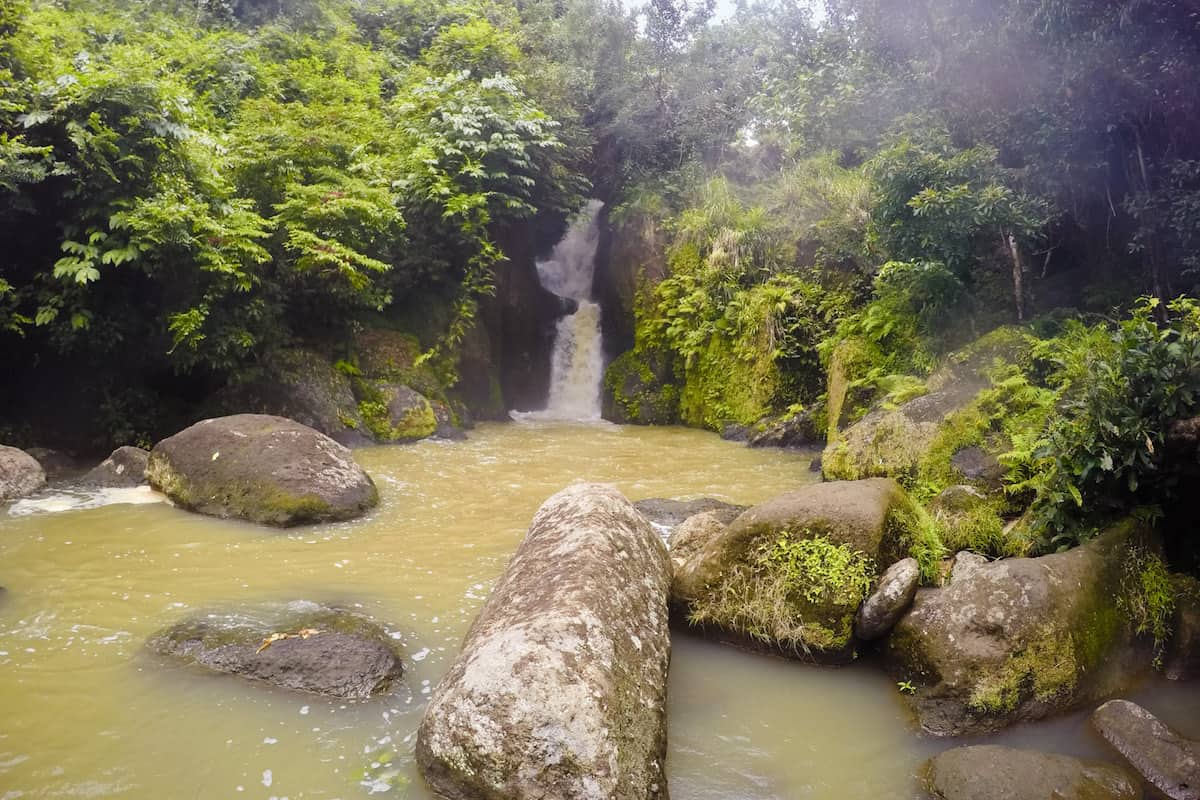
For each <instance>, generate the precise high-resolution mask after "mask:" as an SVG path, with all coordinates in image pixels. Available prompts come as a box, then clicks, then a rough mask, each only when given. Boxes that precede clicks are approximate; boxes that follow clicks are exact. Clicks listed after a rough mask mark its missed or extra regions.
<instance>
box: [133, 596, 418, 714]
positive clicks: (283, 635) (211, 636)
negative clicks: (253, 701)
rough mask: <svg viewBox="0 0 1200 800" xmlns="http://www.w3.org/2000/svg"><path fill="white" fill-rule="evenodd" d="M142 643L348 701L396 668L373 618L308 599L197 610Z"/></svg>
mask: <svg viewBox="0 0 1200 800" xmlns="http://www.w3.org/2000/svg"><path fill="white" fill-rule="evenodd" d="M147 645H148V646H149V648H150V649H151V650H153V651H155V652H157V653H160V654H162V655H165V656H171V657H173V658H176V659H179V660H181V661H185V662H187V663H192V664H197V665H199V666H201V667H205V668H207V669H210V670H214V671H216V672H224V673H228V674H231V675H239V676H241V677H243V678H248V679H250V680H254V681H262V682H264V683H270V684H273V685H275V686H279V687H282V688H284V689H292V690H295V691H300V692H312V693H314V694H322V695H328V696H330V697H341V698H345V699H349V700H362V699H365V698H368V697H370V696H372V695H374V694H377V693H379V692H382V691H385V690H386V689H388V688H389V687H390V686H391V684H392V683H393V682H394V681H396V680H397V679H399V678H400V675H401V671H402V666H401V663H400V657H399V656H398V655H397V654H396V652H395V650H393V649H392V646H391V644H390V642H389V639H388V634H387V632H386V631H384V630H383V629H382V628H380V627H379V626H378V625H376V624H375V623H373V622H371V621H369V620H367V619H364V618H362V617H359V616H356V615H354V614H351V613H350V612H347V611H341V610H339V609H333V608H327V607H324V606H319V605H316V604H315V603H308V602H297V603H290V604H288V605H286V606H282V607H267V608H263V609H257V610H254V611H250V612H241V613H237V614H209V615H205V616H198V617H195V618H192V619H188V620H185V621H183V622H180V623H179V624H177V625H175V626H173V627H171V628H168V629H167V630H165V631H162V632H161V633H158V634H156V635H155V636H154V637H152V638H151V639H150V640H149V642H148V643H147Z"/></svg>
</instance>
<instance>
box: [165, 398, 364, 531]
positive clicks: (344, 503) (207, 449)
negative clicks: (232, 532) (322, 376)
mask: <svg viewBox="0 0 1200 800" xmlns="http://www.w3.org/2000/svg"><path fill="white" fill-rule="evenodd" d="M146 477H147V479H148V480H149V482H150V485H151V486H153V487H154V488H155V489H158V490H159V491H161V492H163V493H164V494H166V495H167V497H169V498H170V499H171V501H172V502H174V503H175V504H176V505H178V506H180V507H181V508H185V509H187V510H189V511H196V512H198V513H201V514H209V515H212V516H217V517H238V518H241V519H247V520H250V521H251V522H257V523H260V524H264V525H275V526H279V527H288V526H291V525H299V524H302V523H308V522H327V521H334V520H344V519H351V518H353V517H357V516H361V515H362V514H364V513H366V512H367V511H368V510H369V509H370V508H372V507H373V506H374V505H375V504H376V503H377V502H378V501H379V495H378V492H377V491H376V489H375V484H374V482H373V481H372V480H371V478H370V476H369V475H367V473H366V472H364V471H363V469H362V467H360V466H358V464H357V463H355V461H354V457H353V455H352V454H351V453H350V451H349V450H347V449H346V448H345V447H343V446H342V445H340V444H338V443H337V442H335V441H334V440H333V439H331V438H329V437H328V436H326V435H325V434H323V433H320V432H318V431H316V430H313V429H312V428H309V427H307V426H305V425H301V424H300V423H298V422H294V421H292V420H289V419H284V418H283V417H271V416H267V415H265V414H236V415H234V416H232V417H218V418H216V419H206V420H203V421H201V422H197V423H196V424H195V425H192V426H191V427H190V428H186V429H184V430H183V431H180V432H179V433H177V434H175V435H174V436H171V437H169V438H167V439H164V440H162V441H161V442H159V443H158V444H157V445H155V446H154V449H153V450H152V451H151V452H150V458H149V461H148V463H147V466H146Z"/></svg>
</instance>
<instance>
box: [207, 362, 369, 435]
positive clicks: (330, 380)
mask: <svg viewBox="0 0 1200 800" xmlns="http://www.w3.org/2000/svg"><path fill="white" fill-rule="evenodd" d="M213 406H214V409H215V410H216V413H219V414H242V413H252V414H272V415H274V416H279V417H287V418H288V419H292V420H295V421H296V422H299V423H300V424H301V425H307V426H308V427H310V428H313V429H315V430H318V431H320V432H321V433H323V434H325V435H326V436H330V437H332V438H333V439H335V440H336V441H339V442H341V443H342V444H346V445H350V446H353V445H357V444H365V443H367V442H368V440H367V437H366V436H365V435H364V434H363V420H362V417H361V416H360V415H359V413H358V405H357V402H356V400H355V398H354V392H353V390H352V388H351V383H350V378H349V377H348V376H347V375H345V374H344V373H342V372H340V371H338V370H337V369H336V368H335V367H334V365H333V363H332V362H331V361H330V359H329V358H327V357H325V356H323V355H321V354H320V353H316V352H313V351H311V350H303V349H299V348H294V349H286V350H279V351H277V352H275V353H274V354H273V355H272V356H271V357H270V358H269V359H268V361H267V362H266V363H265V364H264V365H263V366H262V368H261V370H260V371H259V373H258V374H257V375H255V376H254V377H252V378H251V379H250V380H248V381H245V382H242V383H237V384H231V385H229V386H226V387H225V388H224V389H222V390H221V391H220V392H218V393H217V395H216V397H215V399H214V402H213Z"/></svg>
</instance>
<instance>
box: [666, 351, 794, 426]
mask: <svg viewBox="0 0 1200 800" xmlns="http://www.w3.org/2000/svg"><path fill="white" fill-rule="evenodd" d="M779 380H780V376H779V370H778V368H777V367H776V366H775V362H774V360H773V359H772V358H771V357H770V355H769V354H765V353H757V352H755V351H751V350H747V349H746V348H737V347H735V346H734V345H733V344H732V343H730V342H729V341H727V340H726V339H725V338H724V337H722V336H714V337H713V338H712V339H711V340H710V341H709V342H708V345H707V346H706V347H705V348H704V350H703V351H702V352H701V353H700V355H699V357H698V358H697V359H696V360H695V362H694V363H693V364H691V365H689V366H687V367H686V368H685V369H684V383H683V387H682V389H681V390H680V392H679V412H680V417H681V419H682V420H683V422H684V423H685V424H687V425H692V426H695V427H700V428H707V429H709V430H714V431H719V430H721V428H722V427H723V426H725V425H727V424H729V423H731V422H734V423H738V424H740V425H752V424H753V423H755V422H757V421H758V420H760V419H762V418H763V417H766V416H768V415H770V413H771V411H772V402H773V400H774V398H775V397H776V395H777V393H778V391H779Z"/></svg>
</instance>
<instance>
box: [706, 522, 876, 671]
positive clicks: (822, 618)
mask: <svg viewBox="0 0 1200 800" xmlns="http://www.w3.org/2000/svg"><path fill="white" fill-rule="evenodd" d="M804 533H805V534H806V533H808V532H804ZM875 575H876V569H875V563H874V561H873V560H872V559H870V558H869V557H868V556H866V555H865V554H863V553H862V552H860V551H858V550H854V549H853V548H851V547H850V546H849V545H845V544H835V543H833V542H831V541H830V540H829V539H828V538H826V537H824V536H820V535H817V536H812V535H803V534H801V535H795V534H792V533H789V532H784V533H781V534H779V535H778V536H777V537H775V538H773V539H766V540H765V541H763V542H761V543H760V544H759V545H758V546H757V547H755V548H754V549H753V550H752V551H751V556H750V557H749V558H747V559H746V560H744V561H741V562H739V563H738V564H736V565H734V566H733V567H731V568H730V569H729V571H728V572H727V573H726V574H725V575H724V576H723V578H722V579H721V581H720V582H719V583H718V584H717V585H715V586H713V587H711V588H710V590H709V591H708V592H706V593H705V594H704V596H702V597H701V598H699V599H697V600H696V601H695V602H693V604H692V609H691V617H690V619H691V621H692V622H693V623H694V624H705V623H712V624H716V625H720V626H721V627H724V628H727V629H729V630H733V631H736V632H739V633H743V634H746V635H748V636H750V637H752V638H754V639H757V640H759V641H762V642H767V643H770V644H773V645H776V646H778V647H780V648H781V649H785V650H791V651H793V652H804V653H809V652H811V651H813V650H836V649H839V648H842V647H845V646H847V645H848V644H849V642H850V639H851V635H852V632H853V627H854V615H855V613H856V612H857V610H858V606H859V604H860V603H861V602H862V600H863V599H864V598H865V597H866V596H867V594H868V593H869V592H870V591H871V588H872V587H873V585H874V583H875Z"/></svg>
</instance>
